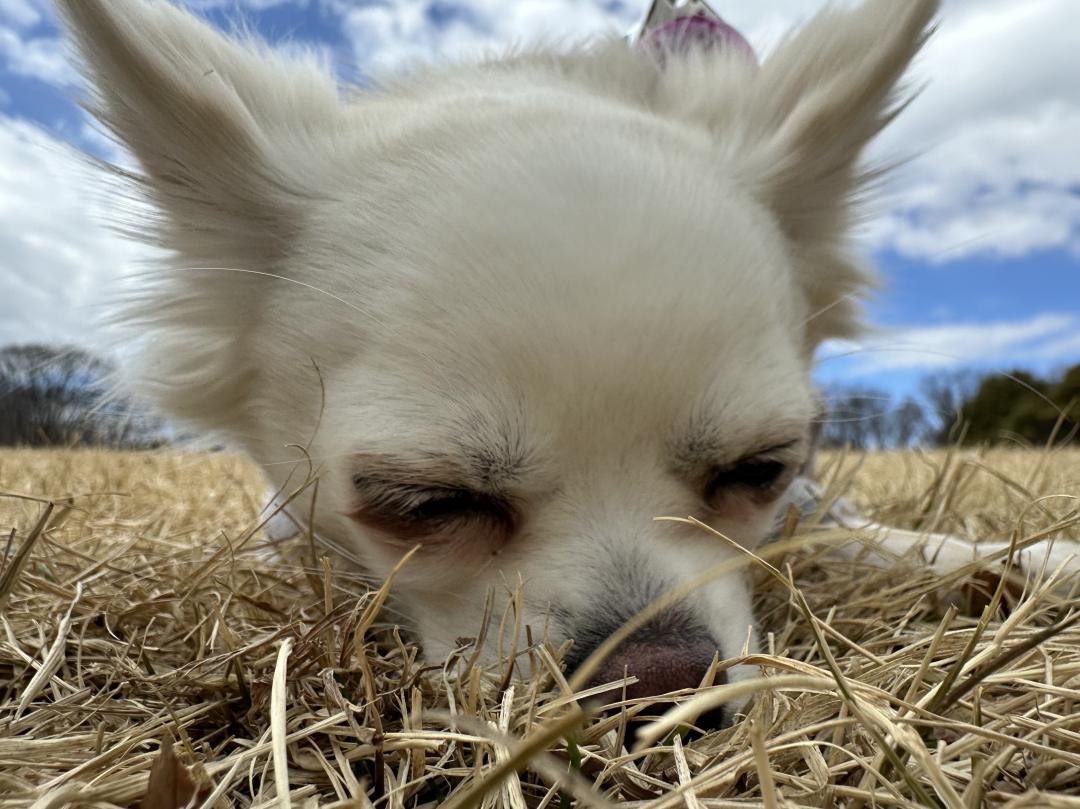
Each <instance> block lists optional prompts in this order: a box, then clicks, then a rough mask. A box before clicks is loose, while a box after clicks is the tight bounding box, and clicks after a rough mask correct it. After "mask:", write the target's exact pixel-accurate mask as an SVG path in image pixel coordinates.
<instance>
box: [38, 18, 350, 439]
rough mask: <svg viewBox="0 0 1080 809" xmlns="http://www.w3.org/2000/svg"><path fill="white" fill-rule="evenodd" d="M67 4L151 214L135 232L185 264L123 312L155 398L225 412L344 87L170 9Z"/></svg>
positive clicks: (239, 393)
mask: <svg viewBox="0 0 1080 809" xmlns="http://www.w3.org/2000/svg"><path fill="white" fill-rule="evenodd" d="M58 5H59V8H60V11H61V15H62V17H63V18H64V20H65V22H66V24H67V28H68V31H69V33H70V37H71V39H72V41H73V42H74V44H75V46H76V49H77V51H78V55H79V56H80V57H81V62H82V65H83V66H84V71H85V73H86V76H87V78H88V80H89V84H90V88H91V98H90V106H91V109H92V111H93V112H94V114H95V115H96V116H97V117H98V118H99V119H100V120H101V121H102V123H103V124H104V125H105V126H106V127H107V128H108V129H109V130H110V132H111V133H112V134H113V135H114V136H115V137H116V139H117V140H118V141H119V142H120V143H121V144H123V145H124V146H125V147H126V148H127V149H128V150H129V151H130V152H131V154H132V155H133V156H134V157H135V158H136V160H137V162H138V164H139V168H140V171H138V172H136V173H135V174H134V175H131V174H129V173H127V172H122V173H123V174H125V175H126V176H125V179H128V180H131V181H133V182H134V184H135V186H136V187H137V189H138V192H139V194H140V195H145V196H146V197H148V198H149V200H150V201H151V202H152V203H153V204H154V207H155V208H156V212H155V214H156V215H152V216H149V217H147V216H146V215H145V214H143V215H140V216H139V221H138V222H135V223H125V224H129V225H131V227H129V228H127V229H128V230H129V231H130V230H134V231H136V234H137V235H140V236H143V237H145V238H147V239H148V240H149V241H151V242H153V243H155V244H157V245H158V246H161V247H164V248H165V249H166V250H168V251H169V252H170V254H173V255H175V256H176V257H177V259H176V264H175V266H174V267H173V268H171V269H167V268H164V267H163V268H161V271H160V272H159V273H157V275H156V277H155V278H152V279H149V281H148V284H143V285H142V286H141V288H140V290H139V293H138V295H139V299H138V301H136V302H135V303H134V305H133V306H131V307H129V308H128V309H127V311H126V313H125V314H126V315H128V316H129V317H130V318H131V319H132V320H135V321H138V322H139V323H140V324H141V325H142V326H143V327H144V328H145V330H146V331H147V332H149V333H150V334H152V335H153V340H152V342H153V345H151V346H150V350H151V353H153V358H152V365H153V367H152V369H151V376H152V377H153V378H154V380H156V382H157V383H158V387H164V388H167V390H166V391H165V392H163V393H161V394H159V395H158V396H157V398H164V399H166V400H167V402H166V403H167V405H168V407H169V409H170V410H172V411H173V412H174V414H178V415H180V416H181V417H190V416H195V415H198V414H205V413H207V412H211V411H213V412H217V413H221V414H222V415H224V413H225V412H226V411H228V410H229V409H230V408H233V407H235V406H237V405H238V403H239V401H240V400H241V399H242V397H243V387H244V386H243V384H242V383H243V379H244V376H245V372H244V370H243V364H242V362H241V358H242V356H243V354H244V351H243V346H241V345H240V342H241V341H242V333H241V332H242V328H241V327H242V324H243V323H244V321H245V318H247V317H248V314H249V313H251V312H254V309H255V307H256V306H257V300H256V298H257V295H258V291H259V290H260V289H261V288H263V287H264V286H265V284H257V283H253V281H252V276H251V273H256V272H257V273H268V272H273V271H274V270H275V266H276V262H277V261H278V260H279V259H280V258H281V257H282V256H283V255H285V254H286V253H287V251H288V248H289V244H290V239H291V236H292V235H293V233H294V232H295V231H296V228H297V224H298V222H299V221H300V216H299V211H300V210H301V208H302V202H303V200H304V199H305V197H307V196H309V195H310V193H311V192H310V190H309V188H308V187H306V186H312V185H313V183H315V182H317V179H316V180H312V179H310V178H311V177H312V175H316V172H315V171H314V164H315V163H316V161H317V157H316V155H317V154H318V150H317V149H316V144H315V143H314V142H313V140H314V139H315V138H317V137H320V136H324V134H325V133H326V132H327V131H328V130H330V129H332V124H333V122H334V120H335V118H336V117H337V116H340V109H341V107H340V104H339V100H338V93H337V88H336V85H335V83H334V81H333V79H332V78H331V77H330V76H329V75H328V73H327V72H326V71H325V70H323V69H322V68H320V66H319V65H318V64H317V63H316V62H315V61H314V60H313V59H307V60H305V59H301V58H297V59H287V58H284V57H282V56H280V55H278V54H274V53H271V52H269V51H268V50H267V49H266V48H265V47H262V46H258V45H256V44H254V43H247V42H240V41H236V40H231V39H228V38H226V37H224V36H222V35H221V34H219V33H218V32H217V31H215V30H214V29H213V28H212V27H211V26H209V25H208V24H206V23H204V22H202V21H200V20H198V19H196V18H195V17H193V16H192V15H190V14H188V13H187V12H184V11H181V10H180V9H177V8H174V7H173V6H171V5H169V4H167V3H165V2H162V0H59V2H58ZM192 267H198V268H203V269H199V270H194V271H192V270H190V269H189V268H192ZM209 268H216V269H214V270H210V269H209ZM238 271H239V272H238ZM245 273H247V274H248V275H246V277H245V275H244V274H245ZM263 280H264V281H265V278H264V279H263ZM249 319H250V318H249ZM202 420H203V421H204V422H205V419H202Z"/></svg>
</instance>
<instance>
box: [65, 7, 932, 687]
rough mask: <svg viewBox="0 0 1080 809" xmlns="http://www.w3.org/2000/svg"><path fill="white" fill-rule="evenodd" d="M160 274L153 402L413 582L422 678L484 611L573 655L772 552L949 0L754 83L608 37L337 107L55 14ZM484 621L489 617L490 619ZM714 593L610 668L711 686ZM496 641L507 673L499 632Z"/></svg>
mask: <svg viewBox="0 0 1080 809" xmlns="http://www.w3.org/2000/svg"><path fill="white" fill-rule="evenodd" d="M61 5H62V6H63V9H64V11H65V14H66V16H67V18H68V20H69V23H70V27H71V29H72V30H73V32H74V35H75V39H76V41H77V42H78V44H79V46H80V50H81V52H82V56H83V58H84V61H85V62H86V64H87V65H88V71H89V74H90V77H91V79H92V83H93V86H94V87H95V88H96V98H97V111H98V114H99V116H100V117H101V118H102V120H103V121H104V122H105V123H106V124H107V125H108V126H109V127H110V128H111V129H112V130H113V132H114V133H115V134H116V135H117V136H118V138H119V139H120V140H121V141H122V142H123V143H124V144H126V146H127V147H128V148H129V149H130V150H131V151H132V153H133V154H134V156H135V157H136V158H137V160H138V162H139V164H140V166H141V169H142V175H141V176H140V177H139V178H137V182H138V183H139V184H140V186H141V187H142V188H143V189H144V191H145V193H146V194H147V195H148V196H149V198H150V199H151V201H152V202H153V203H154V204H155V206H156V207H157V209H158V211H159V212H160V219H159V220H158V221H155V222H153V223H152V228H151V236H152V238H153V239H154V240H155V241H156V242H157V243H159V244H160V245H162V246H164V247H165V248H167V249H168V250H169V251H171V253H172V256H173V258H172V260H171V261H170V262H169V263H168V265H167V266H164V267H162V268H161V270H160V273H159V274H158V275H157V277H155V278H153V279H151V280H149V281H148V282H147V283H146V284H145V285H143V286H142V287H141V288H140V290H139V291H138V293H137V294H136V295H137V299H136V300H135V301H134V303H133V305H132V307H131V308H129V310H128V312H129V316H130V320H131V322H132V323H134V324H135V325H136V326H138V327H139V328H140V329H142V330H143V332H142V333H143V334H144V335H145V338H146V339H145V347H144V352H143V356H144V362H143V364H142V368H141V371H140V374H139V381H140V384H141V386H142V388H143V390H145V391H147V392H149V393H150V394H152V395H153V396H155V397H156V398H157V399H158V401H159V402H161V403H162V404H163V405H164V406H165V407H166V409H167V410H168V411H170V412H171V413H173V414H174V415H175V416H178V417H180V418H182V419H185V420H187V421H191V422H195V423H197V424H199V425H201V426H204V427H207V428H212V429H214V430H218V431H222V432H224V433H226V434H227V435H230V436H231V437H232V438H233V439H234V440H235V441H236V442H238V443H239V444H240V445H242V446H243V447H244V448H246V450H247V451H248V452H249V453H250V454H251V455H252V456H253V457H254V458H255V459H256V460H257V461H258V462H260V463H261V464H262V465H263V466H264V468H265V469H266V472H267V474H268V476H269V477H270V479H271V480H272V481H273V482H275V483H277V484H284V482H285V479H286V478H287V477H288V476H289V475H290V474H291V471H292V467H293V463H292V462H293V461H295V460H296V457H297V453H296V448H297V447H300V448H304V449H306V450H307V452H308V454H309V455H310V456H311V457H312V458H313V459H314V460H315V462H316V463H317V464H318V466H319V467H320V469H321V470H322V483H321V487H320V489H319V496H318V498H317V502H316V507H315V508H316V511H315V514H316V522H317V527H318V529H319V531H320V532H322V533H323V534H324V535H325V536H327V537H328V538H330V539H331V540H332V541H333V542H334V544H335V545H337V546H339V547H343V548H344V549H345V551H346V553H348V554H350V555H352V556H353V557H355V558H357V559H359V560H360V561H361V562H362V564H363V565H364V566H365V567H367V568H369V569H370V570H371V571H373V572H374V573H376V574H385V573H386V572H387V571H389V570H390V569H391V568H392V567H393V566H394V564H395V563H396V562H397V561H398V560H399V559H400V558H401V557H402V555H403V554H404V553H405V552H406V551H407V550H408V549H410V548H412V547H413V546H415V545H420V546H421V550H420V551H419V552H418V554H417V555H416V556H415V557H414V558H413V559H412V560H411V561H410V563H409V564H408V565H407V566H406V568H405V569H404V570H403V572H402V573H401V576H400V578H399V580H398V583H397V585H396V592H397V594H398V595H399V596H400V602H401V605H402V606H403V608H404V609H405V610H406V612H407V613H408V615H409V617H410V618H411V620H412V621H413V622H414V624H415V627H416V629H417V631H418V633H419V635H420V637H421V639H422V641H423V643H424V646H425V647H426V650H427V653H428V654H429V655H430V656H433V657H437V656H439V655H443V654H445V653H447V652H448V651H450V650H451V649H453V648H454V647H455V645H456V644H457V643H458V639H459V638H461V637H462V636H469V635H474V634H475V633H476V632H477V631H478V628H479V625H480V623H481V620H482V616H483V614H484V609H485V602H486V598H487V594H488V593H489V592H491V591H493V590H494V591H495V592H496V596H497V604H501V603H505V602H506V599H507V598H509V595H508V594H509V593H513V592H515V591H517V590H518V589H519V588H520V596H519V597H518V598H517V601H516V602H515V604H516V607H515V609H516V610H517V613H518V614H517V616H516V617H517V619H519V620H520V621H522V622H523V623H525V624H528V625H530V626H531V627H532V628H533V632H534V636H539V635H540V634H541V633H542V632H545V631H546V632H547V634H548V635H549V637H551V638H552V639H553V640H555V641H560V640H562V639H565V638H574V639H575V640H576V642H577V646H576V647H575V649H576V651H575V653H574V654H575V655H576V656H577V658H579V659H580V657H581V656H582V654H583V653H584V652H585V651H587V650H588V649H589V648H591V647H593V646H595V644H597V643H598V642H600V641H601V640H602V639H604V638H605V637H607V636H609V634H610V633H611V632H612V631H614V630H615V629H616V628H617V627H618V626H620V625H621V624H622V623H623V622H624V621H625V620H627V619H628V618H630V617H631V616H633V615H634V614H635V613H637V612H638V611H639V610H641V609H642V608H643V607H645V606H646V605H647V604H649V603H650V602H651V601H653V600H654V599H655V598H657V597H658V596H660V595H661V594H663V593H665V592H666V591H668V590H670V589H672V588H674V587H677V586H679V585H682V584H685V583H686V582H688V581H690V580H692V579H694V577H696V576H698V575H699V574H701V573H702V572H703V571H705V570H707V569H709V568H710V567H712V566H715V565H719V564H722V563H724V562H725V561H727V560H731V559H734V558H736V557H737V556H738V552H737V550H735V549H733V548H732V547H731V546H730V545H729V544H727V543H725V542H724V541H722V540H720V539H718V538H716V537H715V536H711V535H708V534H706V533H705V532H703V531H701V530H695V529H692V528H690V527H687V526H684V525H676V524H672V523H658V522H655V521H654V518H655V517H657V516H661V515H680V516H683V515H694V516H696V517H698V518H700V519H701V520H702V521H704V522H706V523H709V524H711V525H713V526H715V527H716V528H717V529H719V530H720V531H721V532H722V533H724V534H725V535H726V536H728V537H730V538H732V539H733V540H735V541H737V542H739V543H742V544H743V545H745V546H747V547H751V548H752V547H754V546H755V545H756V544H758V543H759V542H760V541H761V540H762V538H763V536H764V535H765V534H766V533H767V531H768V529H769V527H770V525H771V524H772V522H773V520H774V517H775V512H776V510H777V504H778V503H779V502H780V499H781V496H782V495H783V493H784V490H785V487H786V485H787V483H788V481H789V480H790V479H791V477H792V475H793V473H794V472H795V470H796V469H797V468H798V467H799V466H800V464H801V463H802V462H803V461H804V459H805V456H806V453H807V452H808V441H807V434H808V425H809V424H810V422H811V421H812V419H813V417H814V415H815V405H814V397H813V394H812V391H811V388H810V385H809V382H808V375H809V370H810V365H811V361H812V357H813V354H814V351H815V348H816V347H817V345H818V344H819V343H820V342H821V341H822V340H823V339H826V338H829V337H837V336H845V335H849V334H851V333H852V332H853V331H855V330H856V329H857V327H858V323H857V308H856V300H855V299H857V298H858V296H859V293H861V292H862V290H863V288H864V286H865V285H866V283H867V280H868V277H867V275H866V274H865V273H864V272H863V270H862V269H860V267H859V264H858V262H857V261H856V260H855V259H854V258H853V256H852V254H851V252H850V245H849V232H848V231H849V226H850V223H851V220H852V216H853V212H852V205H853V198H854V197H855V196H856V195H857V194H858V192H859V191H860V188H861V183H862V181H863V177H864V175H863V174H862V173H861V170H860V168H859V159H860V155H861V153H862V151H863V149H864V147H865V145H866V144H867V142H868V141H869V140H870V139H871V138H872V137H873V136H874V135H875V134H876V133H877V132H878V131H879V130H880V129H881V127H882V126H883V125H884V124H885V123H886V122H887V121H888V120H889V119H890V118H891V117H892V116H893V114H894V113H895V111H896V109H897V98H896V95H895V90H896V84H897V82H898V81H899V80H900V79H901V76H902V74H903V72H904V70H905V69H906V67H907V65H908V63H909V62H910V61H911V59H912V58H913V57H914V55H915V54H916V52H917V51H918V49H919V47H920V45H921V43H922V42H923V40H924V38H925V36H926V34H927V28H928V26H929V24H930V21H931V18H932V16H933V14H934V12H935V9H936V5H937V4H936V2H935V0H910V1H909V2H896V0H870V2H867V3H866V4H865V5H863V6H862V7H860V8H858V9H855V10H851V11H840V10H830V11H827V12H825V13H823V14H822V15H820V16H819V17H817V18H816V19H814V20H813V21H812V22H810V23H809V24H808V25H806V26H805V27H804V28H803V29H802V30H801V31H799V32H798V33H796V34H794V35H793V36H791V37H789V38H788V39H787V40H785V41H784V42H783V43H782V44H781V45H780V46H779V47H778V48H777V49H776V50H775V53H773V55H772V56H771V57H770V58H768V59H767V60H766V61H765V62H764V64H763V65H761V66H760V67H758V66H757V65H754V64H751V63H750V62H749V61H748V60H747V59H746V58H745V56H744V55H743V54H741V53H738V54H736V53H725V52H723V50H722V49H720V50H717V49H711V48H694V47H691V48H687V49H686V50H684V51H681V52H680V51H677V50H676V51H672V52H670V53H666V54H664V55H663V58H657V54H656V53H655V52H653V51H650V50H648V49H633V48H631V47H630V46H628V45H626V44H624V43H622V42H608V43H606V44H599V45H594V46H591V47H589V48H584V49H581V50H578V51H573V52H569V53H559V54H556V53H552V52H547V51H542V50H541V51H536V52H530V53H525V54H519V55H516V56H513V57H511V58H507V59H506V60H502V61H493V62H489V63H484V64H479V65H473V66H458V67H453V68H447V69H443V70H431V71H427V72H422V73H420V74H418V75H415V76H413V77H411V78H410V79H408V80H407V81H404V82H402V83H400V84H398V85H392V86H389V87H386V88H383V89H380V90H377V91H372V92H370V93H366V94H361V95H359V96H356V97H349V98H343V97H341V96H340V95H339V93H338V90H337V89H336V88H335V85H334V83H333V81H332V80H331V78H330V77H329V76H328V75H327V74H326V73H325V72H324V71H323V70H322V69H321V68H319V67H318V66H317V65H315V64H313V63H311V62H304V61H297V60H295V59H287V58H285V57H283V56H280V55H276V54H273V53H271V52H269V51H267V50H265V49H264V48H261V47H259V46H256V45H254V44H251V43H238V42H235V41H229V40H226V39H224V38H222V37H221V36H220V35H218V34H217V33H216V32H214V31H213V30H212V29H211V28H209V27H208V26H206V25H205V24H203V23H201V22H199V21H197V20H196V19H194V18H192V17H191V16H189V15H187V14H186V13H183V12H181V11H178V10H176V9H175V8H172V7H170V6H168V5H165V4H163V3H160V2H149V3H148V2H143V0H63V2H62V3H61ZM496 609H499V607H496ZM751 623H752V616H751V611H750V596H749V593H748V591H747V588H746V585H745V583H744V581H743V576H742V575H741V574H740V573H737V572H728V573H726V574H724V575H722V576H720V577H719V578H716V579H715V580H714V581H712V582H711V583H708V584H706V585H704V586H702V587H701V588H699V589H697V590H696V591H695V592H694V593H692V594H691V595H690V596H689V597H687V598H686V599H685V600H684V601H683V602H682V603H681V604H679V605H678V606H675V607H672V608H671V609H669V610H667V611H666V612H664V613H663V614H661V615H660V616H659V617H657V618H654V619H653V620H652V621H650V622H649V623H647V624H646V625H645V626H644V627H642V628H641V629H640V630H639V631H638V632H636V633H635V634H634V635H633V636H632V637H631V638H630V640H629V641H627V643H626V644H625V645H624V646H623V647H622V650H621V651H620V652H619V653H617V654H616V655H615V657H614V658H613V659H612V660H611V661H610V662H609V664H608V665H607V666H606V667H605V668H603V669H601V671H600V672H599V673H598V675H597V676H598V677H599V678H600V679H603V678H605V677H607V678H609V679H615V678H616V676H618V675H621V673H622V666H623V665H626V664H632V665H631V668H632V669H634V668H636V669H637V670H636V672H635V673H637V674H638V675H639V677H640V678H641V679H642V683H641V684H640V686H639V688H638V689H637V690H638V692H639V693H646V692H651V693H657V692H661V691H666V690H670V689H673V688H678V687H682V686H691V685H695V684H696V678H699V677H700V676H701V673H702V672H703V670H704V668H705V666H707V665H708V663H709V662H710V660H711V659H712V656H713V654H714V652H716V651H719V653H720V655H721V656H722V657H731V656H735V655H738V654H739V652H740V650H741V649H742V648H743V647H744V645H745V644H746V642H747V639H748V636H749V634H750V633H751V631H752V630H751ZM495 634H497V633H495V632H494V631H492V632H491V633H489V641H488V650H489V651H491V650H494V649H495V648H496V647H497V645H498V641H497V640H496V639H495V638H494V635H495Z"/></svg>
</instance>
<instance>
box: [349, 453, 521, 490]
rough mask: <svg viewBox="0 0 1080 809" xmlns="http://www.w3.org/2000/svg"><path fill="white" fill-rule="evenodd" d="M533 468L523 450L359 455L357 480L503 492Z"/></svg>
mask: <svg viewBox="0 0 1080 809" xmlns="http://www.w3.org/2000/svg"><path fill="white" fill-rule="evenodd" d="M528 466H529V458H528V455H527V453H525V452H524V451H523V450H522V449H521V448H519V447H513V446H512V445H507V446H483V447H480V446H476V447H468V446H463V447H461V449H460V451H458V452H453V451H451V452H410V453H403V454H400V455H398V454H391V453H358V454H356V455H354V456H353V463H352V469H353V480H354V482H355V481H363V482H365V483H366V484H367V485H370V484H372V483H376V482H378V483H381V484H388V485H407V486H414V487H415V486H433V487H435V486H463V487H469V488H477V489H482V490H484V491H491V492H499V491H502V490H504V489H506V488H507V487H509V486H511V485H512V484H513V483H514V482H515V481H517V480H518V479H519V478H520V477H521V475H522V473H523V472H524V471H525V470H526V469H527V467H528Z"/></svg>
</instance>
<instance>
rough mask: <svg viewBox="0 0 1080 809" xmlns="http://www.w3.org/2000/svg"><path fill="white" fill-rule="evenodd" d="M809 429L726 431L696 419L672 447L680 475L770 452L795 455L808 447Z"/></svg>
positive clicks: (784, 425)
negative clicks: (791, 452) (788, 452)
mask: <svg viewBox="0 0 1080 809" xmlns="http://www.w3.org/2000/svg"><path fill="white" fill-rule="evenodd" d="M806 438H807V425H806V424H804V423H802V422H794V421H793V422H774V423H772V424H770V425H768V426H767V427H765V428H763V429H761V430H758V431H754V432H749V431H745V432H744V431H738V432H733V431H730V430H728V431H725V430H723V429H722V428H721V427H720V426H719V425H717V424H714V423H713V422H711V421H706V420H704V419H695V420H694V421H693V422H692V423H691V425H690V427H689V429H688V430H687V431H686V432H685V433H684V434H683V435H682V436H681V437H680V438H679V439H677V440H676V441H674V442H673V445H672V452H671V456H672V460H673V465H674V468H675V469H676V470H677V471H678V472H686V473H690V472H694V471H697V470H700V469H702V468H705V467H709V466H716V465H717V464H723V463H734V462H736V461H738V460H740V459H742V458H750V457H753V456H755V455H762V454H766V453H770V452H777V453H781V452H787V451H794V450H796V449H798V448H799V447H800V445H805V444H807V441H806Z"/></svg>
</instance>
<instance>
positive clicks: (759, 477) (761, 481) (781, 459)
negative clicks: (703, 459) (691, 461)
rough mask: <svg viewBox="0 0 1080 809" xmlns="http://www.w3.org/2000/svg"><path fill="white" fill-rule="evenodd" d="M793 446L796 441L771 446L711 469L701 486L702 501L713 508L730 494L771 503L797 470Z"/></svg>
mask: <svg viewBox="0 0 1080 809" xmlns="http://www.w3.org/2000/svg"><path fill="white" fill-rule="evenodd" d="M796 446H797V442H796V443H793V444H785V445H782V446H778V447H773V448H772V449H769V450H766V451H764V452H762V453H759V454H756V455H753V456H749V457H746V458H742V459H740V460H738V461H735V462H734V463H732V464H727V465H723V466H716V467H713V469H711V470H710V471H709V475H708V478H707V480H706V484H705V491H704V498H705V502H706V503H708V504H709V505H710V506H712V507H714V508H716V507H718V505H720V504H722V503H723V501H724V500H725V498H727V497H730V496H733V495H735V496H738V495H742V496H748V497H750V498H752V499H754V500H756V501H759V502H769V501H772V500H775V499H776V498H777V497H779V496H780V495H781V494H783V492H784V490H785V489H786V488H787V486H788V484H789V483H790V482H791V479H792V478H793V477H794V476H795V472H796V470H797V469H798V462H797V460H796V459H794V458H793V457H792V450H793V449H795V447H796Z"/></svg>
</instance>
